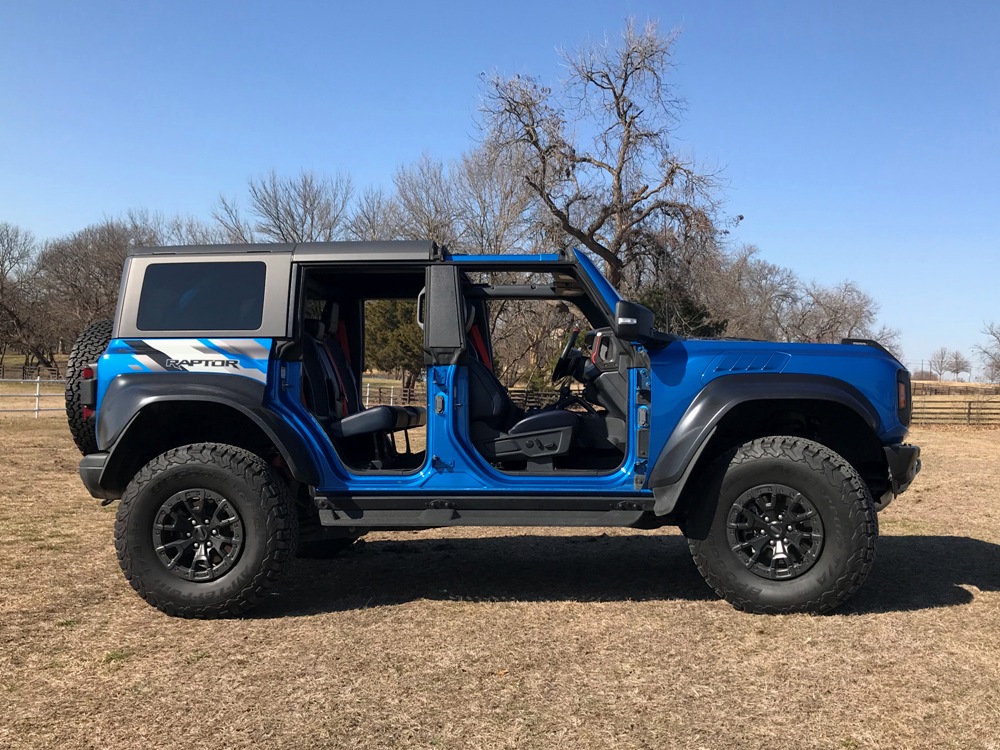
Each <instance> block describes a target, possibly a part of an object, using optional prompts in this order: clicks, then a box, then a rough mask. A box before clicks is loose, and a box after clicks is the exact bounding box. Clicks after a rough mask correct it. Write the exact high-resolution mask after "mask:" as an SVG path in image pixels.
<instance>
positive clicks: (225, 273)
mask: <svg viewBox="0 0 1000 750" xmlns="http://www.w3.org/2000/svg"><path fill="white" fill-rule="evenodd" d="M266 276H267V267H266V265H265V264H264V263H261V262H259V261H246V262H238V263H156V264H153V265H150V266H149V267H148V268H147V269H146V273H145V275H144V277H143V280H142V291H141V294H140V297H139V309H138V314H137V317H136V328H138V329H139V330H141V331H213V330H216V331H256V330H257V329H259V328H260V327H261V321H262V319H263V315H264V282H265V280H266Z"/></svg>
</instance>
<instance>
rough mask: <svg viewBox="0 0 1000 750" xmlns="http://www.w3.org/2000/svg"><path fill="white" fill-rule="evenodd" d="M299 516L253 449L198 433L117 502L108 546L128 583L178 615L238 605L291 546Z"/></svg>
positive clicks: (270, 576)
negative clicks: (202, 439) (201, 438)
mask: <svg viewBox="0 0 1000 750" xmlns="http://www.w3.org/2000/svg"><path fill="white" fill-rule="evenodd" d="M297 535H298V523H297V518H296V513H295V509H294V508H293V507H292V504H291V500H290V497H289V493H288V490H287V487H286V485H285V483H284V481H283V480H282V479H281V477H280V476H279V475H278V474H277V473H276V472H275V470H274V469H273V468H271V467H270V466H269V465H268V464H267V463H266V462H265V461H264V460H263V459H262V458H260V457H259V456H256V455H254V454H253V453H250V452H249V451H245V450H243V449H241V448H236V447H233V446H229V445H221V444H218V443H199V444H195V445H187V446H184V447H182V448H177V449H175V450H171V451H167V452H166V453H164V454H163V455H161V456H158V457H157V458H155V459H153V460H152V461H150V462H149V463H148V464H147V465H146V466H145V467H143V469H142V470H141V471H140V472H139V473H138V474H137V475H136V476H135V478H134V479H133V480H132V482H131V483H130V484H129V486H128V488H127V489H126V490H125V494H124V496H123V497H122V499H121V503H120V504H119V506H118V517H117V519H116V522H115V547H116V549H117V551H118V561H119V564H120V565H121V568H122V571H123V572H124V573H125V577H126V578H127V579H128V581H129V583H131V584H132V588H134V589H135V590H136V591H137V592H138V593H139V595H140V596H141V597H142V598H143V599H145V600H146V601H147V602H149V603H150V604H152V605H153V606H154V607H156V608H157V609H160V610H162V611H163V612H166V613H167V614H170V615H177V616H180V617H199V618H215V617H225V616H235V615H240V614H243V613H244V612H246V611H247V610H249V609H250V608H251V607H252V606H253V605H254V604H256V603H257V602H258V601H259V600H260V598H261V597H262V596H263V594H264V593H265V592H266V591H267V590H268V589H269V588H271V587H272V586H273V585H274V583H275V582H276V581H277V579H278V576H279V575H280V574H281V572H282V570H283V569H284V567H285V566H286V564H287V563H288V561H289V560H290V559H291V557H292V556H293V555H294V553H295V545H296V541H297Z"/></svg>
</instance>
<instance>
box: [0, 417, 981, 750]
mask: <svg viewBox="0 0 1000 750" xmlns="http://www.w3.org/2000/svg"><path fill="white" fill-rule="evenodd" d="M913 440H914V442H917V443H920V444H922V445H923V446H924V460H925V470H924V472H923V473H922V474H921V475H920V477H919V478H918V479H917V481H916V482H915V484H914V487H913V489H912V490H911V492H909V493H907V495H905V496H903V498H901V499H900V500H898V501H897V502H896V503H895V504H893V505H892V506H891V507H890V508H889V509H888V510H886V511H885V513H883V514H882V516H881V522H882V533H883V537H882V539H881V540H880V545H879V549H878V555H877V561H876V564H875V568H874V571H873V573H872V575H871V577H870V578H869V579H868V582H867V583H866V584H865V586H864V587H863V588H862V590H861V591H860V593H859V594H858V595H857V596H856V597H855V598H854V599H853V600H852V601H851V602H850V603H849V604H848V606H847V607H845V608H843V609H842V610H841V611H839V612H838V613H836V614H833V615H829V616H824V617H810V616H797V615H796V616H785V617H763V616H750V615H745V614H741V613H739V612H736V611H734V610H733V609H731V608H730V607H729V605H727V604H725V603H724V602H721V601H718V600H717V599H715V597H714V595H712V593H711V592H710V591H709V589H708V587H707V586H706V585H705V584H704V583H703V582H702V580H701V578H700V577H699V576H698V574H697V572H696V570H695V568H694V566H693V564H692V563H691V562H690V559H689V557H688V554H687V549H686V545H685V544H684V541H683V539H682V537H680V536H679V535H677V534H676V533H674V532H668V531H662V532H632V531H622V532H617V531H616V532H607V533H605V532H603V531H601V530H551V531H550V530H535V529H509V530H506V529H505V530H501V531H497V530H482V529H463V530H443V531H433V532H419V533H404V534H371V535H369V536H368V537H367V538H366V541H365V542H364V543H363V545H362V546H361V548H360V549H359V550H358V551H357V552H352V553H350V554H348V555H346V556H345V557H343V558H341V559H335V560H328V561H299V562H297V563H296V565H295V567H294V569H293V570H291V571H290V575H289V576H288V578H287V579H286V582H285V586H284V587H283V588H282V589H281V591H280V592H279V593H277V594H276V595H274V596H273V597H272V599H271V601H269V602H268V603H267V604H266V605H265V606H264V607H262V608H261V609H260V610H258V611H257V612H256V614H255V616H254V617H252V618H250V619H246V620H238V621H216V622H198V621H185V620H176V619H171V618H169V617H167V616H165V615H162V614H160V613H159V612H157V611H156V610H154V609H152V608H150V607H149V606H148V605H146V604H145V603H144V602H143V601H142V600H140V599H139V598H138V597H137V596H136V595H135V594H134V593H133V592H132V590H131V588H129V587H128V585H127V584H126V583H125V581H124V579H123V578H122V576H121V573H120V571H119V570H118V566H117V562H116V560H115V557H114V551H113V547H112V537H111V528H112V523H113V518H114V509H113V507H112V508H101V507H99V505H98V503H97V502H96V501H94V500H92V499H91V498H89V497H88V496H87V493H86V492H85V491H84V490H83V488H82V486H81V484H80V481H79V478H78V477H77V475H76V462H77V459H78V455H77V454H76V452H75V449H74V448H73V444H72V442H71V440H70V437H69V433H68V432H67V430H66V429H65V427H64V426H63V424H62V423H61V422H60V421H58V420H54V419H52V420H48V419H45V420H33V419H30V418H24V417H17V418H11V417H8V418H0V456H2V461H0V550H2V555H0V747H2V748H78V747H79V748H112V747H114V748H126V747H128V748H131V747H175V746H176V747H183V748H202V747H204V748H212V749H213V750H223V749H224V748H242V747H251V746H252V747H255V748H276V747H287V748H320V747H337V748H339V747H344V748H347V747H350V748H402V747H407V748H408V747H415V748H514V747H518V748H549V747H558V748H561V750H569V749H574V748H605V747H615V748H619V747H621V748H661V747H663V748H672V747H677V748H721V747H741V748H742V747H747V748H751V747H795V748H868V747H873V748H893V750H898V749H900V748H982V749H983V750H987V749H989V750H997V749H998V748H1000V740H997V739H996V727H997V724H998V722H1000V698H998V695H1000V658H998V656H1000V645H998V644H1000V433H998V432H989V431H958V430H929V429H922V430H919V431H916V432H915V433H914V436H913Z"/></svg>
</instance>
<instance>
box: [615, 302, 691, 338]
mask: <svg viewBox="0 0 1000 750" xmlns="http://www.w3.org/2000/svg"><path fill="white" fill-rule="evenodd" d="M653 322H654V316H653V311H652V310H650V309H649V308H648V307H645V306H643V305H640V304H639V303H638V302H630V301H629V300H624V299H623V300H619V301H618V304H617V305H615V317H614V320H612V321H611V330H612V331H614V333H615V336H617V337H618V338H621V339H627V340H628V341H638V342H639V343H641V344H643V345H644V346H649V347H654V348H658V347H663V346H666V345H667V344H669V343H670V342H671V341H673V340H675V338H676V337H675V336H671V335H670V334H668V333H662V332H660V331H657V330H656V328H655V327H654V325H653Z"/></svg>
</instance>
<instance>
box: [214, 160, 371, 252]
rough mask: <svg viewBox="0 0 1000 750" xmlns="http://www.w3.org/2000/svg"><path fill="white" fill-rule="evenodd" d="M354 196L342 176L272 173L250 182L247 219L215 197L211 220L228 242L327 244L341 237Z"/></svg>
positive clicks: (228, 202) (229, 201) (237, 208)
mask: <svg viewBox="0 0 1000 750" xmlns="http://www.w3.org/2000/svg"><path fill="white" fill-rule="evenodd" d="M353 194H354V187H353V185H352V183H351V179H350V177H347V176H344V175H340V174H338V175H336V176H335V177H334V178H333V179H327V178H321V177H318V176H316V175H315V174H313V173H312V172H307V171H302V172H300V173H299V175H298V176H297V177H279V176H278V174H277V173H276V172H275V171H274V170H272V171H270V172H268V173H267V174H266V175H264V176H263V177H254V178H251V179H250V180H249V181H248V183H247V197H248V201H249V209H248V210H249V213H248V214H245V213H244V212H243V210H242V209H241V208H240V205H239V203H238V202H237V201H236V200H235V199H230V198H226V197H225V196H219V202H218V204H217V205H216V207H215V208H214V209H213V211H212V217H213V218H214V219H215V220H216V222H218V224H219V225H220V226H221V227H222V229H223V231H224V232H225V234H226V237H227V239H228V240H229V241H230V242H329V241H331V240H335V239H338V238H339V237H340V236H342V234H343V231H344V226H343V225H344V222H345V219H346V217H347V209H348V206H349V205H350V202H351V197H352V196H353Z"/></svg>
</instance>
